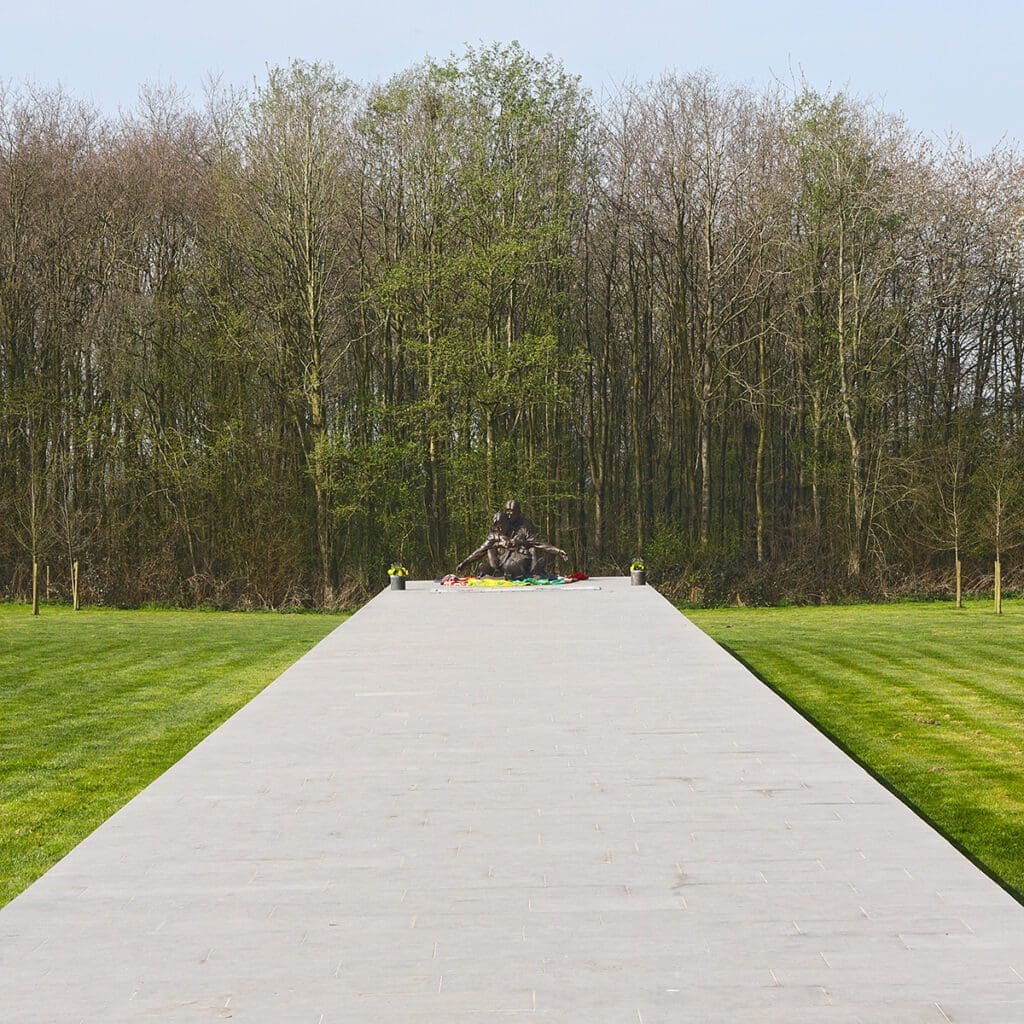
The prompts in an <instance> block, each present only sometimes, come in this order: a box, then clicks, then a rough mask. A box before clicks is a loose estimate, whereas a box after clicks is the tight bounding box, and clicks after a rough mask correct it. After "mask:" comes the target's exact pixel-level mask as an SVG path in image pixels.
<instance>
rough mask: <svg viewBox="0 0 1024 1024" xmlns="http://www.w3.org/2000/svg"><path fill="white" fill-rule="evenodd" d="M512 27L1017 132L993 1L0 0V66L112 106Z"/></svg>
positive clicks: (411, 55) (1017, 91)
mask: <svg viewBox="0 0 1024 1024" xmlns="http://www.w3.org/2000/svg"><path fill="white" fill-rule="evenodd" d="M512 39H518V40H519V41H520V42H521V43H523V45H524V46H526V47H527V48H528V49H529V50H531V51H533V52H534V53H537V54H544V53H552V54H554V55H555V56H556V57H558V58H560V59H561V60H562V61H563V62H564V63H565V65H566V67H567V68H568V69H569V70H570V71H572V72H575V73H576V74H579V75H581V76H582V77H583V79H584V81H585V83H586V84H587V85H589V86H590V87H591V88H593V89H594V90H595V92H597V93H600V91H601V90H602V88H608V87H611V86H613V85H614V84H615V83H616V82H619V81H621V80H622V79H623V78H627V77H631V78H636V79H640V80H645V79H648V78H652V77H655V76H657V75H658V74H660V73H661V72H662V71H664V70H665V69H667V68H676V69H680V70H683V71H687V70H693V69H696V68H701V67H704V68H710V69H711V70H713V71H715V72H717V73H718V74H719V75H720V76H721V77H722V78H723V79H725V80H727V81H730V82H744V83H751V84H758V83H762V82H765V81H769V80H771V78H772V77H773V76H774V77H777V78H780V79H783V80H786V81H790V80H792V78H793V75H794V73H795V74H797V75H799V74H800V73H801V72H802V73H803V74H804V75H805V76H806V78H807V80H808V81H809V82H810V83H811V84H812V85H814V86H816V87H818V88H825V87H827V86H829V85H832V86H834V87H848V88H849V89H850V90H851V91H853V92H855V93H857V94H859V95H861V96H870V97H873V98H875V99H876V100H877V101H878V102H879V103H880V105H881V106H883V107H884V108H885V109H886V110H888V111H890V112H893V113H902V114H904V115H905V117H906V119H907V121H908V123H909V124H910V125H911V127H913V128H915V129H918V130H920V131H922V132H924V133H926V134H928V135H932V136H940V137H941V136H944V135H945V134H946V133H947V132H948V131H949V130H950V129H954V130H956V131H957V132H959V133H960V134H962V135H963V136H964V137H965V138H966V139H967V141H968V142H969V143H970V144H971V145H972V146H973V147H974V148H975V149H976V150H985V149H988V148H989V147H991V146H992V145H994V144H995V143H996V142H997V141H999V140H1000V139H1001V138H1003V137H1004V136H1005V137H1006V138H1007V139H1008V140H1010V141H1013V142H1020V141H1024V104H1022V102H1021V100H1022V98H1024V89H1022V86H1024V59H1022V42H1024V4H1020V3H1010V2H1006V0H998V2H994V0H977V2H975V3H965V2H960V3H956V2H948V0H933V2H931V3H927V2H923V0H909V2H900V0H889V2H878V0H860V2H858V3H850V2H849V0H847V2H845V3H832V2H831V0H819V2H818V3H809V2H796V0H759V2H754V0H743V2H733V3H728V2H724V3H715V0H702V2H699V3H696V2H692V0H680V2H676V3H668V2H659V0H636V2H633V3H628V2H623V3H619V4H615V5H612V4H607V3H604V2H596V3H584V2H581V0H567V2H566V0H563V2H559V0H550V2H547V3H544V2H537V0H492V2H490V3H488V2H486V0H477V2H470V0H459V2H444V0H435V2H433V3H431V2H430V0H419V2H413V0H390V2H379V0H378V2H374V0H363V2H361V3H350V2H345V0H338V2H334V3H330V2H318V0H276V2H268V0H251V2H248V3H241V2H238V0H225V2H218V0H205V2H198V0H164V2H162V3H139V2H134V3H127V2H123V0H79V2H77V3H71V2H68V0H20V2H19V0H4V2H3V5H2V8H0V78H3V79H5V80H7V81H10V82H13V83H20V82H24V81H31V82H34V83H35V84H37V85H44V86H45V85H55V84H57V83H61V84H63V85H64V86H65V87H66V88H67V89H68V90H69V91H70V92H72V93H73V94H75V95H76V96H78V97H81V98H84V99H90V100H92V101H93V102H94V103H95V104H96V105H97V106H99V107H100V108H101V109H103V110H106V111H108V112H116V110H117V109H118V107H119V106H130V105H131V104H132V103H133V101H134V98H135V96H136V95H137V91H138V86H139V84H140V83H142V82H154V81H168V80H171V81H174V82H176V83H177V84H178V85H180V86H182V87H183V88H185V89H186V91H188V92H190V93H191V94H193V95H195V96H198V95H199V94H200V92H201V88H202V82H203V80H204V76H205V75H206V74H207V73H210V72H213V73H218V74H220V75H221V76H222V77H223V79H224V80H225V81H227V82H232V83H237V84H246V83H249V82H251V81H252V79H253V77H261V76H262V74H263V72H264V70H265V68H266V66H267V65H268V64H279V63H285V62H287V61H288V60H289V59H291V58H293V57H301V58H305V59H308V60H314V59H316V60H326V61H330V62H331V63H333V64H334V65H335V66H336V67H337V68H338V70H339V71H341V72H342V73H344V74H346V75H348V76H349V77H350V78H354V79H356V80H359V81H370V80H374V79H379V78H386V77H387V76H388V75H389V74H391V73H392V72H394V71H398V70H400V69H402V68H405V67H408V66H409V65H411V64H413V63H416V62H417V61H419V60H420V59H422V58H423V57H424V56H426V55H427V54H429V55H431V56H434V57H444V56H447V55H448V54H449V53H450V52H452V51H461V50H462V49H463V47H464V44H466V43H480V42H492V41H509V40H512Z"/></svg>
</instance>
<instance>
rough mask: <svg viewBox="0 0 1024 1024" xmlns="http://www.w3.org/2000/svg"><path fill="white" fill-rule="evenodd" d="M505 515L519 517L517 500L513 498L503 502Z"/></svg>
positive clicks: (513, 517) (512, 517)
mask: <svg viewBox="0 0 1024 1024" xmlns="http://www.w3.org/2000/svg"><path fill="white" fill-rule="evenodd" d="M505 515H507V516H508V517H509V518H510V519H518V518H519V502H518V501H516V499H515V498H512V499H510V500H509V501H506V502H505Z"/></svg>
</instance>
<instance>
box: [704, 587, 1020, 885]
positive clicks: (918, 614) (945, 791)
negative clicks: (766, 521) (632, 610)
mask: <svg viewBox="0 0 1024 1024" xmlns="http://www.w3.org/2000/svg"><path fill="white" fill-rule="evenodd" d="M686 614H687V615H688V616H689V617H690V618H691V619H692V620H693V621H694V622H695V623H696V624H697V625H698V626H700V627H701V629H703V630H705V631H706V632H708V633H710V634H711V636H713V637H714V638H715V639H716V640H717V641H718V642H719V643H720V644H722V645H723V646H724V647H725V648H727V649H728V650H729V651H731V652H732V653H733V654H735V655H736V656H737V657H738V658H740V659H741V660H742V661H744V662H745V663H746V664H747V665H749V666H750V667H751V668H752V669H753V670H754V671H755V672H756V673H757V674H758V675H759V676H760V677H761V678H762V679H763V680H765V682H767V683H768V684H769V685H770V686H772V687H773V688H774V689H775V690H777V691H778V692H779V693H780V694H782V695H783V696H784V697H785V698H786V699H787V700H789V701H790V702H791V703H792V704H793V705H795V706H796V707H797V708H798V709H799V710H800V711H801V712H803V714H805V715H806V716H807V717H808V718H809V719H810V720H811V721H813V722H815V723H816V724H817V725H818V726H819V727H820V728H821V729H822V730H823V731H824V732H826V733H827V734H828V735H829V736H831V737H832V738H833V739H835V740H836V741H837V742H838V743H839V744H840V745H841V746H843V747H844V748H846V750H848V751H849V752H850V753H851V754H852V755H853V756H854V757H856V758H857V759H858V760H859V761H860V762H861V763H863V764H864V765H866V766H867V767H868V768H869V769H870V770H871V771H872V772H874V773H875V774H876V775H877V776H879V777H880V778H882V779H883V780H885V781H886V782H887V783H888V784H889V785H890V787H891V788H892V789H894V790H895V791H896V792H897V793H899V794H900V795H901V796H902V797H903V799H904V800H906V801H907V802H908V803H909V804H911V805H912V806H913V807H914V808H916V809H917V810H918V812H919V813H921V814H922V815H923V816H924V817H925V818H927V819H928V820H929V821H931V822H932V823H933V824H934V825H935V826H936V827H937V828H938V829H940V830H941V831H942V832H943V833H945V834H946V835H947V836H948V837H950V838H951V839H952V840H953V841H954V842H956V843H957V844H958V845H959V846H960V847H961V848H962V849H963V850H964V851H965V852H967V853H968V854H970V855H971V856H972V857H973V858H974V859H975V860H976V861H977V862H978V863H979V864H981V865H982V866H983V867H984V868H985V869H986V870H988V871H989V872H990V873H991V874H993V875H994V876H995V877H997V878H999V879H1001V880H1002V882H1003V884H1004V885H1006V887H1007V888H1008V889H1010V890H1011V891H1012V892H1014V893H1015V894H1016V895H1017V897H1018V898H1024V602H1021V601H1010V602H1007V603H1006V604H1005V605H1004V614H1003V616H1002V617H1001V618H999V617H997V616H995V615H994V614H993V613H992V611H991V602H986V603H983V602H981V601H977V602H970V603H969V604H968V607H967V608H965V609H963V610H961V611H957V610H956V609H955V608H954V606H953V605H952V603H939V602H929V603H921V604H917V603H906V604H895V605H854V606H842V607H825V608H756V609H743V608H739V609H716V610H712V611H689V610H688V611H687V612H686Z"/></svg>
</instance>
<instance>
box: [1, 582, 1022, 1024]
mask: <svg viewBox="0 0 1024 1024" xmlns="http://www.w3.org/2000/svg"><path fill="white" fill-rule="evenodd" d="M598 588H599V589H598ZM496 649H500V650H505V651H513V652H514V657H512V658H511V659H507V660H504V661H498V660H497V659H496V657H495V654H494V651H495V650H496ZM222 1020H236V1021H244V1022H252V1024H290V1022H296V1024H300V1022H301V1024H334V1022H345V1024H364V1022H366V1024H370V1022H381V1024H384V1022H387V1024H396V1022H397V1024H403V1022H409V1024H426V1022H431V1024H461V1022H481V1021H502V1022H506V1021H524V1022H526V1021H539V1020H545V1021H558V1022H570V1024H571V1022H586V1024H605V1022H608V1024H611V1022H615V1024H658V1022H672V1024H677V1022H700V1024H726V1022H728V1024H737V1022H747V1021H758V1022H764V1021H769V1022H775V1021H777V1022H786V1024H802V1022H806V1024H833V1022H837V1024H838V1022H843V1024H854V1022H864V1024H911V1022H926V1024H944V1022H946V1024H948V1022H949V1021H956V1022H962V1024H966V1022H974V1024H1020V1022H1022V1021H1024V908H1022V907H1021V906H1020V905H1018V904H1017V903H1016V902H1015V901H1014V900H1013V899H1012V898H1011V897H1010V896H1008V895H1007V894H1006V893H1005V892H1004V891H1003V890H1002V889H1001V888H1000V887H999V886H997V885H996V884H995V883H994V882H992V881H991V880H990V879H988V878H987V877H986V876H985V875H984V874H983V873H982V872H980V871H979V870H977V869H976V868H975V867H974V866H973V865H972V864H970V863H969V862H968V861H967V860H966V859H965V858H964V857H963V856H961V855H960V854H959V853H958V852H957V851H956V850H955V849H954V848H953V847H951V846H950V845H949V844H948V843H947V842H946V841H945V840H944V839H942V838H941V837H940V836H939V835H937V834H936V833H935V832H934V831H933V830H932V829H931V828H930V827H929V826H928V825H927V824H925V823H924V822H922V821H921V820H920V819H919V818H917V817H916V816H915V815H914V814H913V813H912V812H911V811H910V810H908V809H907V808H906V807H905V806H904V805H903V804H901V803H900V802H899V801H898V800H897V799H896V798H895V797H893V796H892V795H891V794H890V793H888V792H887V791H886V790H885V789H884V788H883V787H882V786H880V785H879V784H878V783H876V782H875V781H874V780H873V779H872V778H871V777H870V776H868V775H867V774H866V773H865V772H864V771H863V770H862V769H860V768H859V767H858V766H857V765H856V764H854V763H853V762H852V761H850V760H849V759H848V758H847V757H846V756H845V755H844V754H843V753H842V752H841V751H839V750H838V749H837V748H836V747H835V746H833V745H832V744H831V743H830V742H829V741H828V740H827V739H826V738H825V737H823V736H822V735H821V734H820V733H818V732H817V731H816V730H815V729H814V728H812V727H811V726H810V725H809V724H808V723H807V722H806V721H804V720H803V719H802V718H801V717H800V716H799V715H797V714H796V712H794V711H793V710H792V709H791V708H790V707H789V706H788V705H787V704H786V703H785V702H784V701H782V700H781V699H780V698H778V697H777V696H776V695H775V694H773V693H772V692H771V691H770V690H768V689H767V688H766V687H765V686H763V685H762V684H761V683H760V682H758V681H757V680H756V679H755V678H754V677H753V676H752V675H751V674H750V673H749V672H748V671H747V670H746V669H744V668H743V667H742V666H741V665H740V664H738V663H737V662H736V661H734V660H733V659H732V658H730V657H729V656H728V655H727V654H726V653H725V652H723V651H722V650H721V649H720V648H719V647H718V646H717V645H716V644H714V643H713V642H712V641H711V640H710V639H709V638H708V637H706V636H705V635H704V634H703V633H701V632H700V631H699V630H698V629H697V628H696V627H694V626H693V625H692V624H690V623H689V622H688V621H687V620H686V619H685V618H684V617H683V616H681V615H680V614H679V613H678V612H676V611H675V609H673V608H672V607H671V606H670V605H669V604H668V602H666V601H665V600H663V599H662V598H661V597H660V596H659V595H658V594H657V593H656V592H655V591H654V590H652V589H650V588H640V587H630V586H629V585H628V581H625V580H619V579H603V580H598V581H595V582H594V583H592V584H591V585H590V589H586V590H584V589H582V588H580V589H575V588H574V587H566V588H561V589H555V588H552V589H537V590H522V591H519V590H517V591H500V590H499V591H469V592H466V591H449V590H444V591H439V590H438V588H436V587H435V586H434V585H433V584H431V583H428V582H423V583H413V584H410V589H409V590H407V591H406V592H405V593H390V592H385V593H383V594H381V595H380V596H378V597H377V598H376V599H375V600H373V601H371V602H370V603H369V604H368V605H367V606H366V607H365V608H363V609H362V610H360V611H359V612H358V613H357V614H356V615H355V616H353V617H352V618H351V619H350V620H348V622H346V623H345V624H344V625H343V626H341V627H339V629H337V630H336V631H335V632H333V633H332V634H331V635H330V636H329V637H327V638H326V639H325V640H324V641H323V642H322V643H320V644H319V645H318V646H317V647H316V648H314V650H313V651H311V652H310V653H309V654H307V655H306V656H305V657H304V658H302V659H301V660H300V661H298V662H297V663H296V664H295V665H293V666H292V667H291V668H290V669H289V670H288V671H287V672H285V673H284V674H283V675H282V676H281V677H280V678H279V679H278V680H277V681H276V682H275V683H273V684H272V685H271V686H270V687H269V688H268V689H266V690H265V691H264V692H263V693H262V694H260V695H259V696H258V697H257V698H256V699H255V700H253V701H252V702H251V703H250V704H248V705H247V706H246V707H245V708H243V709H242V710H241V711H239V712H238V714H236V715H235V716H234V717H233V718H231V719H230V720H229V721H228V722H226V723H225V724H224V725H223V726H221V727H220V728H219V729H218V730H217V731H216V732H214V733H213V734H212V735H211V736H209V737H208V738H207V739H206V740H204V741H203V742H202V743H201V744H199V746H198V747H196V748H195V749H194V750H193V751H192V752H191V753H190V754H188V755H187V756H186V757H185V758H183V759H182V760H181V761H180V762H179V763H178V764H176V765H175V766H174V767H173V768H171V769H170V770H169V771H168V772H167V773H166V774H164V775H163V776H162V777H161V778H159V779H158V780H157V781H156V782H154V783H153V784H152V785H151V786H150V787H148V788H147V789H146V790H145V791H144V792H143V793H141V794H140V795H139V796H138V797H136V798H135V799H134V800H133V801H131V802H130V803H129V804H128V805H127V806H126V807H124V808H123V809H122V810H121V811H119V812H118V813H117V814H115V815H114V816H113V817H112V818H111V819H110V820H109V821H108V822H106V823H105V824H104V825H103V826H101V827H100V828H99V829H97V831H96V832H94V833H93V834H92V835H91V836H90V837H89V838H88V839H86V840H85V841H84V842H83V843H81V844H80V845H79V846H78V847H77V848H76V849H75V850H74V851H73V852H72V853H71V854H69V855H68V856H67V857H66V858H65V859H64V860H63V861H61V862H60V864H58V865H56V866H55V867H54V868H53V869H52V870H51V871H50V872H49V873H47V874H46V875H45V876H44V877H43V878H41V879H40V880H39V881H38V882H36V883H35V884H34V885H33V886H31V887H30V888H29V889H28V890H27V891H26V892H25V893H23V894H22V895H21V896H20V897H18V898H17V899H16V900H14V901H13V902H12V903H10V904H9V905H8V906H7V907H6V908H4V909H3V910H2V911H0V1021H2V1022H3V1024H35V1022H38V1024H63V1022H69V1024H78V1022H89V1024H92V1022H97V1024H99V1022H103V1024H111V1022H121V1021H124V1022H128V1021H132V1022H136V1021H167V1022H189V1024H192V1022H208V1021H222Z"/></svg>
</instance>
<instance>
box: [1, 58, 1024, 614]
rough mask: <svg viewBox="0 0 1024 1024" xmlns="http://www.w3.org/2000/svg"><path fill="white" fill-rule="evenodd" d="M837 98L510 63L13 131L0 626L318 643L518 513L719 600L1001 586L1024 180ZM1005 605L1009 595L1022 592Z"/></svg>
mask: <svg viewBox="0 0 1024 1024" xmlns="http://www.w3.org/2000/svg"><path fill="white" fill-rule="evenodd" d="M1022 169H1024V167H1022V159H1021V156H1020V154H1018V153H1017V152H1016V151H1015V150H1014V149H1012V148H1010V147H1001V148H999V149H997V150H996V151H994V152H992V153H989V154H987V155H983V156H976V155H973V154H971V153H970V152H969V151H968V150H967V149H966V148H965V147H964V146H963V145H962V144H961V143H959V142H958V141H957V140H955V139H953V140H950V141H949V142H948V143H946V144H943V145H937V144H936V143H934V142H930V141H927V140H925V139H922V138H921V137H919V136H918V135H916V134H915V133H913V132H912V131H911V130H909V129H908V128H907V127H906V126H905V125H904V124H903V123H902V122H901V121H900V120H899V119H898V118H895V117H892V116H890V115H887V114H885V113H883V112H880V111H879V110H877V109H876V108H875V107H874V106H873V105H872V104H871V103H869V102H865V101H862V100H859V99H857V98H855V97H852V96H850V95H848V94H844V93H839V94H832V95H819V94H816V93H814V92H812V91H810V90H808V89H806V88H796V89H791V90H785V89H781V88H780V89H778V90H768V91H765V90H758V91H753V90H749V89H745V88H737V87H734V86H732V85H729V84H727V83H724V82H721V81H718V80H716V79H715V78H714V77H712V76H710V75H707V74H703V73H697V74H686V75H683V74H667V75H665V76H664V77H663V78H661V79H660V80H658V81H655V82H652V83H649V84H645V85H624V86H623V87H622V88H621V89H620V90H619V91H618V93H617V94H616V95H614V96H613V97H611V98H609V99H607V100H602V101H601V102H597V101H595V99H594V98H593V97H592V96H591V95H590V94H589V93H588V92H587V91H585V90H584V89H583V88H582V87H581V85H580V83H579V81H578V80H577V79H576V78H575V77H574V76H572V75H571V74H569V73H567V72H566V70H565V69H564V68H563V67H562V65H561V64H560V63H559V62H557V61H556V60H554V59H551V58H544V59H539V58H536V57H534V56H532V55H530V54H529V53H527V52H525V51H524V50H522V49H521V48H520V47H518V46H516V45H511V46H492V47H485V48H481V49H470V50H468V51H467V52H466V53H465V54H463V55H462V56H460V57H455V58H452V59H450V60H447V61H443V62H434V61H427V62H425V63H423V64H421V65H419V66H416V67H414V68H412V69H410V70H409V71H407V72H405V73H403V74H400V75H398V76H397V77H395V78H393V79H391V80H390V81H387V82H385V83H383V84H373V85H364V84H358V83H353V82H350V81H347V80H346V79H345V78H343V77H342V76H341V75H340V74H338V73H337V72H336V71H335V70H334V69H333V68H331V67H330V66H325V65H317V64H306V63H295V64H293V65H291V66H290V67H287V68H278V69H274V70H271V71H269V72H268V74H267V75H266V76H265V77H264V78H263V79H262V80H261V81H259V82H257V83H255V84H254V86H253V87H252V89H251V90H249V91H248V92H246V93H244V94H239V93H236V92H231V91H228V90H218V89H211V90H210V93H209V95H208V96H207V98H206V100H205V101H204V103H203V104H201V105H195V104H191V103H189V102H187V101H185V100H183V99H182V98H181V97H180V96H178V95H177V94H176V93H175V92H174V90H173V89H166V88H165V89H163V90H147V91H144V92H143V94H142V97H141V99H140V102H139V104H138V106H137V107H136V108H135V109H134V110H132V111H130V112H127V113H124V114H122V115H121V116H119V117H117V118H109V117H102V116H100V115H99V114H98V113H96V112H95V111H93V110H91V109H89V108H88V106H86V105H83V104H81V103H79V102H77V101H75V99H74V98H72V97H70V96H68V95H66V94H63V93H61V92H39V91H33V90H32V89H28V88H20V89H12V88H8V89H6V90H4V91H2V92H0V595H6V596H7V597H22V596H24V595H25V594H26V593H27V591H28V589H29V587H30V583H31V566H32V561H33V558H35V559H36V560H37V561H38V564H39V565H40V567H41V569H40V572H42V567H44V566H48V567H49V572H50V587H51V593H52V595H53V596H56V597H66V596H67V594H68V591H69V586H70V583H69V581H70V572H71V565H72V563H73V562H75V561H79V563H80V565H81V579H82V589H83V595H84V597H85V599H86V600H91V601H98V602H105V603H121V604H133V603H139V602H144V601H161V602H172V603H181V604H214V605H218V606H225V607H234V606H239V607H252V606H266V607H282V606H289V605H304V606H332V605H337V604H339V603H347V602H351V601H353V600H357V599H358V598H359V597H360V596H361V595H362V594H365V593H366V592H367V591H372V590H374V589H377V588H379V587H380V586H381V584H382V582H383V581H384V572H385V569H386V567H387V565H388V563H389V561H391V560H392V559H399V560H402V561H404V562H405V563H406V564H407V565H408V566H409V568H410V569H411V571H412V573H413V575H416V576H432V575H437V574H440V573H442V572H444V571H447V570H449V569H450V568H451V567H452V566H453V565H454V563H455V562H456V561H457V560H458V559H459V558H460V557H462V556H464V555H465V554H466V553H468V551H470V550H471V549H472V548H473V547H475V546H476V544H477V543H479V541H480V540H481V539H482V537H483V536H484V534H485V533H486V531H487V526H488V523H489V516H490V513H491V512H493V511H494V510H495V509H496V508H498V507H499V506H500V505H501V504H502V503H503V502H504V501H505V500H506V499H507V498H509V497H518V498H519V499H521V501H522V502H523V505H524V508H525V511H526V512H527V514H528V515H530V517H531V518H533V519H534V521H535V522H536V523H537V524H538V526H539V528H540V531H541V532H542V533H543V534H544V535H546V536H547V537H548V538H550V539H551V540H552V541H554V542H556V543H558V544H559V545H560V546H562V547H565V548H566V549H567V550H568V551H569V552H570V553H571V555H572V556H573V562H574V564H575V566H576V567H579V568H585V569H587V570H589V571H590V572H592V573H594V572H607V571H611V572H621V571H625V569H626V566H627V565H628V562H629V560H630V559H631V558H632V557H634V556H637V555H642V556H644V557H645V558H646V561H647V563H648V566H649V569H650V570H651V574H652V576H653V578H654V579H655V580H659V581H661V583H662V584H663V585H664V586H666V587H668V588H670V589H674V590H675V591H676V592H678V593H680V594H681V595H682V596H684V597H688V598H689V599H691V600H693V601H697V602H705V603H714V602H718V601H735V600H741V601H744V602H746V603H767V602H773V601H779V600H810V601H816V600H827V599H836V598H842V597H846V596H858V595H861V596H883V595H890V594H895V593H904V594H923V593H935V592H942V591H948V590H949V589H950V588H951V587H952V585H953V578H954V566H955V564H956V561H957V560H958V559H959V560H962V561H963V564H964V584H965V587H966V588H968V589H983V588H986V587H988V588H991V586H992V577H993V569H992V565H993V561H994V560H995V559H996V558H998V557H999V556H1002V559H1003V562H1004V564H1005V567H1006V570H1005V571H1006V572H1008V573H1009V574H1010V576H1011V578H1012V574H1013V572H1014V566H1015V560H1016V561H1019V555H1020V552H1021V549H1022V546H1024V544H1022V542H1024V516H1022V505H1024V444H1022V441H1024V389H1022V375H1024V305H1022V299H1024V177H1022ZM1017 579H1018V580H1020V581H1021V582H1024V580H1022V578H1021V577H1020V576H1018V577H1017Z"/></svg>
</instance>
